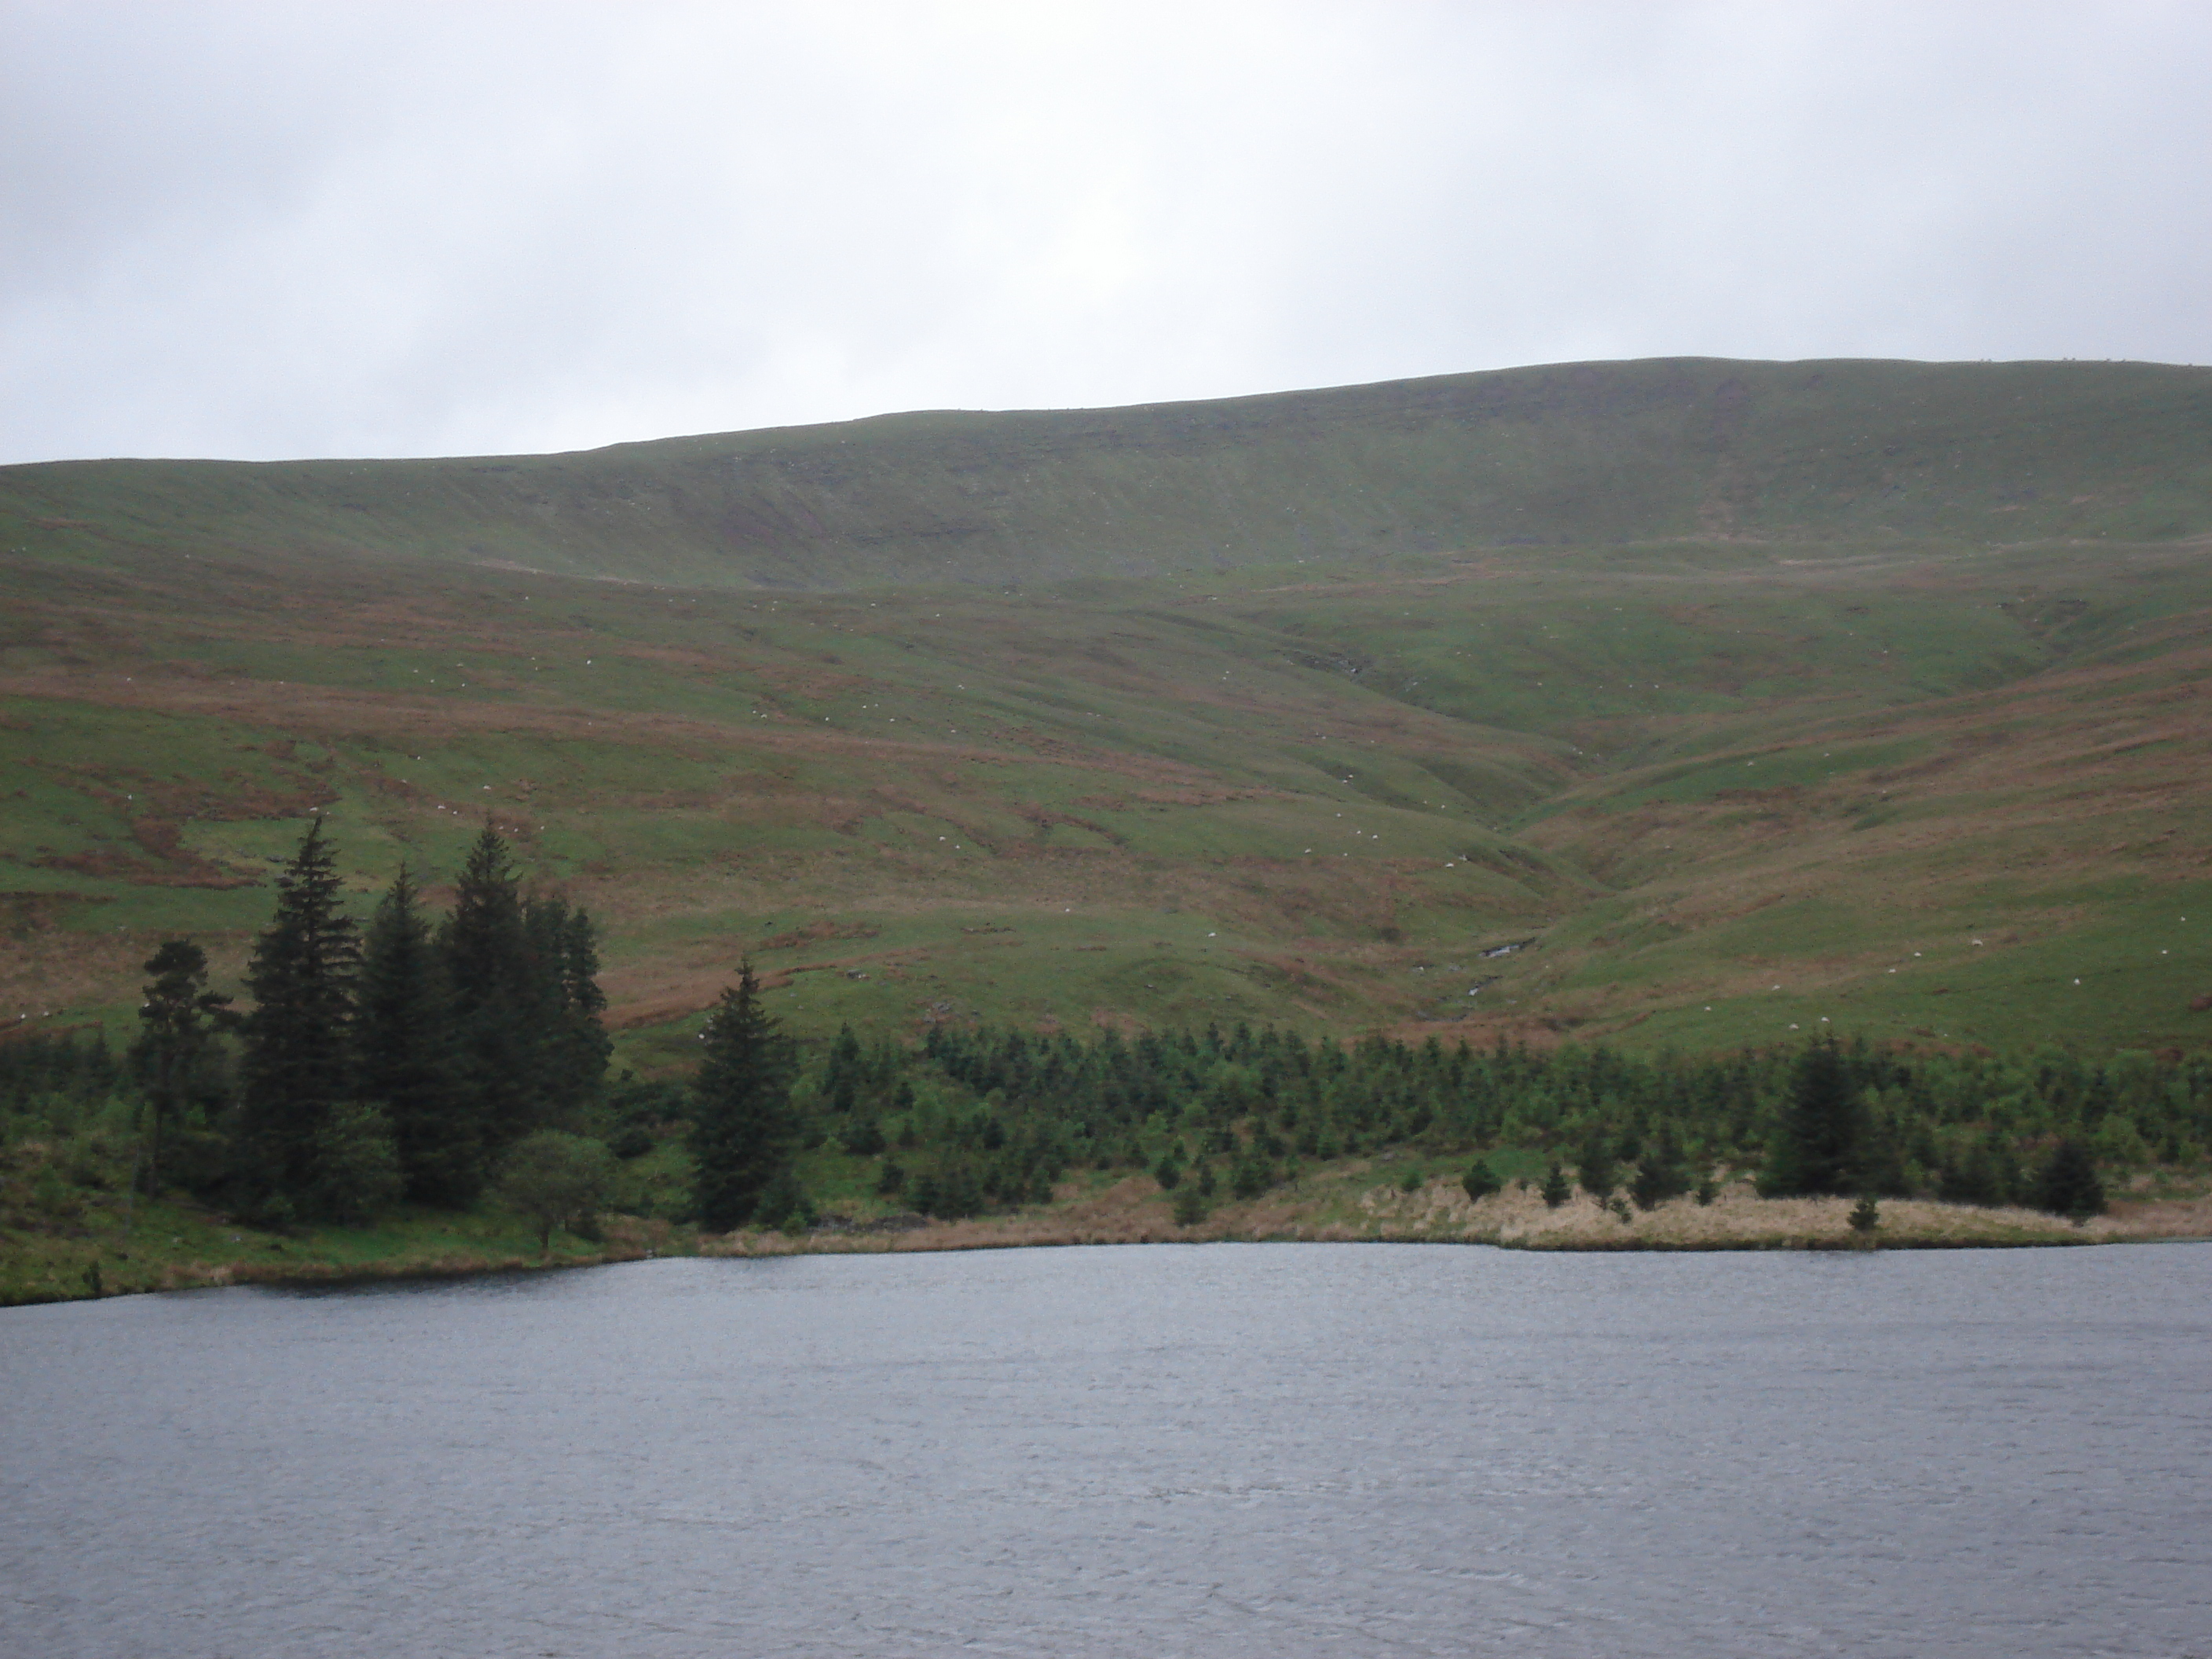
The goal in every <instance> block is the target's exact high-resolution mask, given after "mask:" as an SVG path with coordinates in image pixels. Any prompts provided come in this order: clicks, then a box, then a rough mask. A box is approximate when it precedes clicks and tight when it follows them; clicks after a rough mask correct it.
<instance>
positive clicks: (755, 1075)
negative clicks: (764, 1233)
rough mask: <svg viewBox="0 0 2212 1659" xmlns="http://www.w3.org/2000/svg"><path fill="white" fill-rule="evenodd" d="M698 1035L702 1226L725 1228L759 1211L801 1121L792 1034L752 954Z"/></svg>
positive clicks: (697, 1190)
mask: <svg viewBox="0 0 2212 1659" xmlns="http://www.w3.org/2000/svg"><path fill="white" fill-rule="evenodd" d="M700 1040H701V1042H702V1043H704V1044H705V1047H706V1053H705V1054H703V1055H702V1057H701V1060H700V1063H699V1075H698V1079H697V1080H696V1082H695V1083H694V1084H693V1085H692V1106H691V1155H692V1158H694V1160H695V1161H696V1164H697V1165H698V1175H697V1181H696V1186H695V1187H694V1188H693V1193H694V1196H695V1200H696V1201H695V1208H696V1211H697V1212H698V1220H699V1225H701V1226H702V1227H704V1228H706V1229H707V1230H708V1231H709V1232H718V1233H719V1232H727V1231H729V1230H730V1229H731V1228H732V1227H742V1226H744V1225H745V1223H746V1222H748V1221H750V1220H751V1219H752V1218H753V1216H754V1212H756V1211H757V1209H758V1208H759V1207H760V1202H761V1196H762V1194H763V1193H764V1192H765V1191H766V1190H767V1189H768V1188H769V1183H770V1182H773V1181H774V1180H775V1177H776V1176H777V1175H778V1174H780V1173H781V1172H783V1171H784V1170H785V1169H786V1167H787V1164H789V1162H790V1158H791V1152H792V1141H793V1131H794V1128H795V1125H794V1123H793V1114H792V1109H791V1079H792V1073H793V1051H792V1045H791V1042H790V1039H789V1038H787V1037H786V1036H784V1035H783V1034H782V1033H781V1030H778V1029H777V1022H776V1021H775V1018H773V1017H772V1016H771V1015H769V1012H767V1010H765V1009H763V1007H762V1006H761V1005H760V985H759V982H758V981H756V980H755V979H754V977H753V967H752V963H750V962H748V963H743V964H742V965H740V967H739V968H738V982H737V984H736V985H734V986H732V987H728V988H727V989H726V990H724V991H723V993H722V1000H721V1002H720V1005H719V1006H716V1008H715V1010H714V1012H713V1014H711V1015H710V1016H708V1020H707V1029H706V1030H704V1031H702V1032H701V1033H700Z"/></svg>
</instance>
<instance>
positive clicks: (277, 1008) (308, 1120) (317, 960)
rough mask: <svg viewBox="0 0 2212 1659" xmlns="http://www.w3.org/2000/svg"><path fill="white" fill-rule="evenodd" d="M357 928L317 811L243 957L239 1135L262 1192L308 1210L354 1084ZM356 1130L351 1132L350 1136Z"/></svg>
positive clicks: (250, 1171) (252, 1179)
mask: <svg viewBox="0 0 2212 1659" xmlns="http://www.w3.org/2000/svg"><path fill="white" fill-rule="evenodd" d="M360 958H361V941H360V938H359V930H358V929H357V928H356V926H355V923H354V921H353V918H352V917H350V916H349V915H346V913H345V910H344V908H343V903H342V890H341V887H340V884H339V881H338V874H337V866H336V863H335V860H334V858H333V855H332V853H331V844H330V842H328V841H326V840H325V838H324V836H323V821H322V819H321V818H319V817H318V818H316V819H315V820H313V823H310V824H309V825H308V827H307V834H306V836H303V837H301V842H300V846H299V850H298V851H297V852H295V854H293V855H292V860H291V862H290V863H289V865H287V866H285V870H284V873H283V874H282V875H280V876H278V877H277V878H276V917H275V919H274V920H273V921H271V922H270V925H269V927H268V928H267V929H266V931H264V933H262V935H261V936H260V938H259V939H257V940H255V941H254V945H253V954H252V958H251V960H250V961H249V962H248V963H247V965H246V988H247V989H248V990H250V991H251V992H252V994H253V1003H254V1006H253V1010H252V1012H251V1013H249V1014H247V1015H246V1018H245V1021H244V1028H245V1034H246V1037H245V1048H244V1053H243V1054H242V1055H241V1057H240V1067H239V1072H240V1141H241V1143H242V1145H241V1150H242V1151H243V1152H244V1153H245V1156H246V1164H247V1171H246V1173H247V1179H248V1181H249V1182H250V1183H251V1184H252V1186H253V1187H255V1188H258V1195H260V1196H262V1197H264V1198H267V1199H269V1200H282V1203H283V1206H285V1207H289V1208H294V1209H298V1208H301V1207H306V1208H307V1209H310V1210H313V1209H314V1208H317V1207H319V1206H318V1204H317V1201H316V1194H318V1192H319V1188H321V1187H322V1186H323V1185H324V1184H325V1181H326V1178H327V1177H328V1176H330V1175H331V1173H332V1172H331V1171H328V1170H325V1169H324V1168H323V1167H322V1164H323V1162H324V1159H323V1158H322V1157H321V1152H322V1146H321V1141H322V1139H323V1137H324V1134H325V1130H326V1129H328V1128H329V1127H330V1124H331V1112H332V1109H333V1108H334V1107H336V1106H337V1103H339V1102H341V1101H343V1100H345V1099H347V1098H348V1097H349V1093H350V1091H351V1087H352V1084H353V1075H352V1072H353V1068H352V1054H351V1052H350V1050H351V1042H352V1036H353V1012H354V1008H353V994H354V981H355V977H356V970H357V969H358V966H359V963H360ZM356 1138H357V1137H356V1136H354V1135H352V1134H351V1133H349V1137H348V1139H349V1143H350V1141H351V1140H352V1139H356Z"/></svg>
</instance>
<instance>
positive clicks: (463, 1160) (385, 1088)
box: [356, 864, 485, 1205]
mask: <svg viewBox="0 0 2212 1659" xmlns="http://www.w3.org/2000/svg"><path fill="white" fill-rule="evenodd" d="M356 1018H357V1028H356V1055H357V1058H358V1063H359V1073H358V1085H357V1092H358V1093H359V1094H360V1096H361V1097H362V1099H363V1100H367V1101H373V1102H375V1103H378V1104H379V1105H380V1106H381V1107H382V1108H383V1109H384V1113H385V1116H386V1120H387V1121H389V1122H390V1124H391V1126H392V1140H393V1143H394V1149H395V1151H396V1152H397V1154H398V1159H399V1170H400V1175H401V1178H402V1179H403V1180H404V1182H405V1183H406V1187H405V1190H406V1194H407V1196H408V1197H410V1198H411V1199H414V1200H417V1201H419V1202H422V1203H427V1204H442V1205H460V1204H465V1203H467V1202H468V1201H469V1200H471V1199H473V1198H474V1197H475V1196H476V1195H477V1193H478V1192H479V1191H481V1190H482V1188H483V1182H484V1172H485V1158H484V1150H483V1144H482V1140H481V1138H480V1136H479V1135H478V1133H477V1128H478V1126H477V1123H476V1122H475V1121H472V1119H471V1115H469V1114H468V1113H467V1112H466V1111H465V1109H464V1101H463V1098H462V1096H461V1092H460V1090H459V1088H458V1087H457V1086H456V1079H455V1076H454V1068H455V1066H456V1064H457V1062H458V1060H459V1053H460V1051H459V1047H458V1045H457V1044H456V1042H455V1040H454V1032H453V1012H452V1007H451V997H450V993H449V990H448V987H447V979H446V970H445V963H444V962H443V961H442V960H441V957H440V954H439V951H438V949H437V945H436V943H435V939H433V937H432V934H431V930H430V923H429V921H428V918H427V917H425V916H424V915H423V914H422V898H421V894H420V891H419V890H418V889H417V888H416V884H415V878H414V874H413V872H411V871H410V870H409V869H408V867H407V866H405V865H404V864H402V865H401V866H399V873H398V875H397V876H395V877H393V878H392V885H391V886H390V887H389V888H387V889H386V890H385V894H384V897H383V899H382V900H381V902H379V903H378V905H377V907H376V914H375V915H374V917H373V918H372V919H371V920H370V921H369V925H368V939H367V941H366V943H365V945H364V946H363V948H362V964H361V985H360V994H359V998H358V1008H357V1012H356Z"/></svg>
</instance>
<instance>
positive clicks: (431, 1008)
mask: <svg viewBox="0 0 2212 1659" xmlns="http://www.w3.org/2000/svg"><path fill="white" fill-rule="evenodd" d="M146 971H147V972H148V973H149V975H151V976H152V978H151V981H150V982H149V984H148V985H147V987H146V992H145V1001H144V1003H143V1006H141V1008H140V1010H139V1018H140V1024H141V1031H140V1036H139V1037H138V1040H137V1042H136V1043H135V1044H134V1045H133V1046H132V1049H131V1054H130V1056H129V1068H130V1070H131V1073H132V1074H133V1075H134V1077H135V1079H136V1080H137V1083H138V1085H139V1086H140V1088H141V1090H142V1091H143V1097H144V1103H145V1107H146V1121H147V1126H148V1130H147V1136H146V1139H147V1142H148V1146H149V1154H148V1158H147V1169H146V1175H145V1179H146V1181H147V1182H148V1183H149V1185H158V1183H159V1181H160V1179H161V1175H162V1173H163V1167H162V1166H163V1159H164V1157H165V1155H166V1157H167V1159H168V1160H169V1161H170V1163H171V1164H173V1173H175V1174H176V1175H177V1176H179V1178H180V1179H182V1180H184V1181H185V1183H186V1184H188V1185H190V1186H192V1187H194V1188H197V1189H199V1190H201V1191H202V1192H204V1193H208V1194H211V1195H220V1196H221V1197H222V1198H223V1199H224V1200H226V1201H227V1202H228V1204H229V1205H230V1206H231V1207H232V1208H233V1209H234V1211H235V1212H238V1213H239V1214H240V1215H241V1216H243V1217H246V1218H252V1219H256V1220H261V1221H265V1222H271V1223H277V1224H282V1223H283V1222H287V1221H289V1220H291V1219H294V1218H302V1219H306V1218H330V1219H340V1220H344V1219H353V1218H359V1217H361V1216H364V1215H367V1214H368V1213H371V1212H374V1211H375V1210H376V1209H378V1208H380V1207H381V1206H384V1205H386V1204H388V1203H390V1202H392V1201H393V1200H400V1199H406V1200H413V1201H416V1202H420V1203H424V1204H431V1205H438V1206H465V1205H467V1204H469V1203H471V1202H472V1201H473V1200H476V1198H477V1196H478V1195H479V1194H481V1193H482V1192H483V1189H484V1187H485V1185H486V1183H487V1182H489V1180H490V1179H491V1177H492V1176H493V1173H494V1172H495V1170H497V1168H498V1167H499V1165H500V1163H501V1159H502V1158H503V1157H504V1156H505V1155H506V1154H507V1152H508V1150H509V1149H510V1148H512V1147H513V1146H515V1145H516V1144H517V1143H518V1142H520V1141H521V1140H522V1139H525V1138H526V1137H527V1136H529V1135H531V1134H532V1133H535V1132H541V1131H557V1130H564V1129H577V1128H582V1127H587V1125H588V1121H589V1115H590V1112H591V1109H592V1107H593V1106H594V1104H595V1103H596V1101H597V1098H598V1095H599V1088H600V1084H601V1080H602V1079H603V1077H604V1075H605V1071H606V1066H607V1056H608V1042H607V1037H606V1033H605V1030H604V1029H603V1025H602V1021H601V1014H602V1012H603V1010H604V1009H605V996H604V995H603V994H601V992H600V990H599V978H598V975H599V946H598V931H597V929H596V927H594V926H593V924H592V919H591V917H590V916H589V915H587V914H586V912H584V911H583V910H580V909H577V908H572V907H571V906H570V905H569V904H568V902H567V901H566V900H565V899H562V898H561V897H559V896H550V895H542V894H533V893H529V892H526V891H525V890H523V885H522V882H521V878H520V872H518V870H517V869H516V867H515V864H514V860H513V855H512V854H511V852H510V850H509V848H508V847H507V843H506V842H505V841H504V840H502V839H501V836H499V835H498V834H497V833H496V832H495V830H494V829H492V828H491V827H490V826H489V824H487V825H486V826H485V828H484V829H483V833H482V834H481V835H479V836H477V839H476V841H475V842H474V844H473V845H472V846H471V848H469V852H468V855H467V857H466V859H465V860H464V861H463V863H462V866H461V869H460V872H459V876H458V878H456V880H455V882H454V888H453V908H452V909H451V910H450V911H448V912H447V914H446V915H443V916H442V917H439V918H436V919H435V920H434V919H433V918H432V917H431V916H430V915H428V913H427V912H426V910H425V908H424V906H423V902H422V892H421V890H420V888H419V885H418V884H417V881H416V876H415V874H414V872H412V871H411V870H410V869H409V868H408V867H407V866H405V865H404V864H403V865H402V866H400V868H399V870H398V873H397V874H396V875H395V876H394V877H393V878H392V883H391V884H390V885H389V886H388V887H387V888H386V890H385V891H384V893H383V896H381V898H380V900H379V902H378V903H377V905H376V908H375V910H374V914H373V915H371V916H370V917H369V919H368V923H367V925H366V926H363V925H362V923H360V922H359V921H356V918H355V917H354V916H353V915H350V914H349V911H348V909H347V907H346V904H345V896H344V892H343V885H342V883H341V881H340V878H339V876H338V873H337V866H336V860H335V856H334V852H333V848H332V847H331V842H330V840H329V839H328V837H327V836H325V834H324V830H323V825H322V822H321V820H320V819H317V820H315V821H314V822H313V823H311V824H310V825H309V827H308V829H307V834H306V836H304V837H303V838H302V839H301V842H300V846H299V848H298V850H297V851H296V852H295V854H294V855H293V857H292V859H291V860H290V861H289V863H288V865H287V866H285V868H284V870H283V872H282V873H281V874H280V875H279V876H278V877H277V878H276V914H275V915H274V916H273V917H272V919H271V920H270V924H269V926H268V927H266V928H265V929H264V930H263V931H262V933H260V935H259V936H258V938H257V939H255V941H254V944H253V948H252V955H251V957H249V958H248V961H247V964H246V989H247V991H248V992H249V993H250V994H251V997H252V1004H251V1006H250V1007H248V1008H247V1009H246V1011H245V1012H243V1013H240V1012H236V1011H234V1009H233V1008H232V1007H231V1006H230V999H229V998H228V997H225V996H222V995H219V994H216V993H214V992H211V991H210V989H209V988H208V963H207V957H206V954H205V952H204V951H202V950H201V948H200V947H199V946H198V945H194V944H192V943H191V941H190V940H189V939H171V940H167V941H166V942H165V943H163V945H161V948H160V949H159V950H158V951H156V952H155V955H154V956H153V957H152V958H151V959H149V961H148V963H146ZM226 1036H230V1037H234V1039H235V1044H234V1046H235V1054H234V1055H233V1054H231V1053H230V1048H231V1045H229V1044H227V1043H225V1042H222V1041H221V1039H222V1038H224V1037H226Z"/></svg>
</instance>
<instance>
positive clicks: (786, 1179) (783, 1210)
mask: <svg viewBox="0 0 2212 1659" xmlns="http://www.w3.org/2000/svg"><path fill="white" fill-rule="evenodd" d="M751 1219H752V1222H753V1225H756V1226H761V1227H778V1228H781V1229H782V1230H783V1231H785V1232H787V1233H803V1232H805V1231H806V1230H807V1229H808V1228H809V1227H811V1226H812V1225H814V1224H815V1223H816V1222H817V1221H818V1220H820V1219H821V1216H820V1214H819V1213H818V1212H817V1210H816V1209H815V1207H814V1200H812V1199H811V1198H809V1197H808V1196H807V1195H806V1192H805V1188H802V1187H801V1186H800V1185H799V1176H798V1175H797V1174H796V1172H794V1171H793V1169H792V1167H791V1165H790V1164H785V1165H784V1166H783V1167H782V1168H781V1169H780V1170H777V1171H776V1172H775V1175H774V1176H771V1177H769V1183H768V1185H767V1186H765V1187H763V1188H762V1189H761V1194H760V1198H759V1200H758V1201H757V1203H756V1204H755V1205H754V1206H753V1213H752V1217H751Z"/></svg>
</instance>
